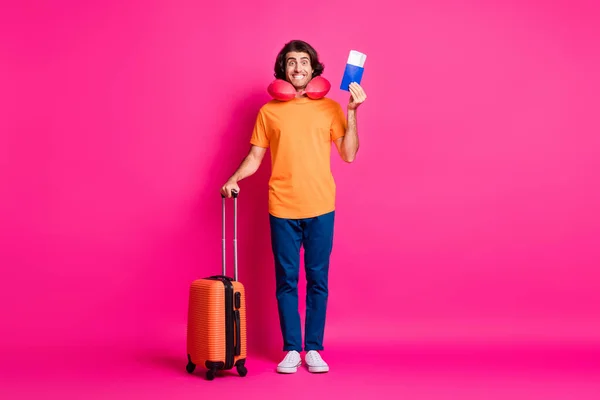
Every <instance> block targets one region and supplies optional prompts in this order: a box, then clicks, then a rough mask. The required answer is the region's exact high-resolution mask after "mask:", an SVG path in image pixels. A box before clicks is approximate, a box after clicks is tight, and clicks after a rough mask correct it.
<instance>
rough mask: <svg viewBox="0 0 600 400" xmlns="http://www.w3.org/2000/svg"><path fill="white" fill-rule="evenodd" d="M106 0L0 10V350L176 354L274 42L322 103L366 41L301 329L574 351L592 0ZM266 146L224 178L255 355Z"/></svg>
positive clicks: (267, 260)
mask: <svg viewBox="0 0 600 400" xmlns="http://www.w3.org/2000/svg"><path fill="white" fill-rule="evenodd" d="M127 3H128V4H127V5H122V4H121V2H103V3H102V5H100V3H99V4H98V5H92V4H83V3H82V2H60V3H58V2H57V3H56V4H54V5H51V4H50V2H35V5H33V4H29V5H19V6H14V5H13V6H3V8H4V9H3V10H2V12H0V27H1V28H0V32H1V33H2V37H3V38H4V39H3V40H2V41H0V59H1V62H0V83H1V85H2V92H3V96H2V99H3V100H2V113H1V114H0V118H1V120H0V122H1V125H0V127H1V132H2V137H1V141H0V162H1V165H0V167H1V168H0V171H1V173H0V187H1V190H2V196H0V220H1V221H2V222H1V224H0V246H1V247H0V255H1V260H0V262H1V265H2V271H3V273H2V279H0V303H1V304H3V306H2V307H0V320H1V321H2V332H1V336H2V340H1V342H2V344H1V345H2V346H3V350H2V351H3V354H4V355H5V356H7V355H8V356H9V357H10V355H11V354H12V355H13V356H14V358H15V359H19V358H21V359H27V356H23V354H24V353H23V352H24V351H25V350H29V351H33V352H34V353H32V354H38V355H39V354H40V353H39V349H46V350H47V351H49V352H50V353H47V354H54V355H51V356H49V357H50V358H52V359H55V358H60V357H61V355H62V354H63V352H64V351H66V350H64V349H75V350H74V351H75V352H78V351H80V350H77V349H81V348H92V347H93V348H97V349H98V348H99V349H104V348H105V347H104V346H112V345H113V344H115V345H118V346H123V348H127V349H130V350H134V349H143V348H153V347H157V346H158V347H160V346H165V347H169V346H170V347H169V348H170V349H173V354H175V355H176V356H180V357H181V363H182V367H183V366H184V363H185V359H184V357H185V355H184V353H185V341H184V338H185V324H186V312H187V295H188V287H189V284H190V282H191V281H192V280H193V279H196V278H199V277H203V276H206V275H212V274H215V273H219V272H220V265H221V264H220V262H221V258H220V257H221V254H220V246H221V241H220V239H221V232H220V229H221V225H220V222H221V220H220V210H221V199H220V196H219V193H218V191H219V187H220V185H221V184H222V183H223V182H224V181H225V180H226V179H227V177H228V176H229V175H230V174H231V173H232V172H233V170H234V169H235V168H236V167H237V166H238V164H239V162H240V161H241V159H242V157H243V156H244V155H245V154H246V151H247V149H248V139H249V135H250V132H251V129H252V124H253V122H254V118H255V115H256V113H257V111H258V109H259V107H260V106H261V105H262V104H263V103H264V102H266V101H268V94H267V92H266V87H267V85H268V83H269V82H270V81H271V80H272V79H273V75H272V66H273V62H274V58H275V55H276V53H277V51H278V50H279V49H280V48H281V46H283V44H284V43H285V42H286V41H288V40H290V39H293V38H300V39H304V40H307V41H308V42H310V43H312V44H313V45H314V46H315V47H316V48H317V50H318V51H319V53H320V55H321V57H322V61H323V62H324V63H325V64H326V69H325V75H324V76H326V77H327V78H329V79H330V80H331V82H332V91H331V92H330V97H332V98H334V99H336V100H338V101H340V102H341V103H342V105H343V106H344V108H345V105H346V103H347V100H348V94H347V92H342V91H340V90H339V89H338V87H339V83H340V80H341V76H342V72H343V69H344V64H345V61H346V58H347V55H348V52H349V50H351V49H355V50H359V51H362V52H365V53H366V54H367V55H368V58H367V63H366V71H365V77H364V80H363V87H364V88H365V90H366V92H367V94H368V99H367V101H366V103H365V104H364V105H363V106H361V109H360V111H359V134H360V137H361V145H362V147H361V149H360V152H359V154H358V157H357V160H356V161H355V163H353V164H351V165H347V164H344V163H343V162H342V161H341V160H340V159H339V157H338V156H337V154H334V156H333V163H332V168H333V170H334V174H335V177H336V181H337V184H338V208H337V225H336V237H335V248H334V253H333V257H332V263H333V264H332V269H331V290H330V293H331V294H330V303H329V304H330V307H329V313H328V325H327V332H326V343H325V344H326V346H329V348H343V346H345V345H348V346H353V347H348V348H357V347H360V346H373V345H375V344H376V343H379V342H380V341H383V342H382V343H385V344H386V346H388V345H389V344H390V343H392V344H394V343H398V345H399V343H403V342H407V341H408V342H415V341H422V342H424V343H433V342H440V341H441V342H468V343H474V342H476V341H481V342H483V343H489V342H490V341H491V342H496V341H515V340H517V341H525V342H535V343H542V342H552V343H554V342H558V343H564V342H575V343H582V342H584V341H591V342H594V341H595V342H596V343H597V341H598V336H599V335H600V319H599V318H598V314H599V311H600V291H599V290H598V287H599V285H600V272H599V266H600V245H599V242H600V206H599V204H600V186H599V185H598V181H599V176H598V172H599V170H600V157H598V155H599V150H600V135H599V132H600V118H599V117H598V110H599V101H598V93H599V89H600V85H599V83H600V80H599V78H598V71H599V70H600V56H599V55H598V54H599V53H598V48H597V46H598V40H599V39H600V34H599V29H598V6H597V4H594V2H592V1H576V2H570V3H571V5H567V4H569V2H567V1H559V2H552V4H550V2H548V4H546V3H545V2H525V3H527V4H521V3H522V2H516V1H513V2H501V1H486V2H467V1H465V2H458V1H452V2H443V1H431V0H428V1H420V2H412V1H410V2H392V1H387V2H377V5H375V3H373V4H371V3H370V2H361V1H355V0H346V1H335V2H334V1H331V2H302V3H299V4H296V3H294V4H291V3H285V2H275V1H263V2H259V4H260V5H256V6H251V5H250V3H249V2H238V1H223V2H221V3H218V4H217V2H212V3H211V7H212V11H209V10H208V8H206V7H204V6H201V5H200V3H199V2H191V1H190V2H178V3H170V2H166V1H164V2H149V3H147V2H127ZM259 18H265V22H258V20H259ZM269 163H270V159H269V158H267V159H266V160H265V162H264V163H263V165H262V167H261V169H260V170H259V172H258V173H257V174H256V175H254V176H252V177H251V178H249V179H247V180H245V181H243V182H242V183H241V189H242V192H241V195H240V198H239V212H240V217H239V256H240V264H239V265H240V280H241V281H243V283H244V284H245V285H246V288H247V292H248V321H249V322H248V323H249V325H248V335H249V346H250V347H249V351H250V353H251V354H253V355H254V356H255V357H259V355H265V354H266V355H268V356H269V357H270V359H271V360H276V359H278V358H279V357H280V356H281V355H282V353H281V352H280V348H281V338H280V334H279V327H278V321H277V315H276V304H275V297H274V276H273V264H272V258H271V253H270V247H269V232H268V216H267V186H266V185H267V179H268V173H269ZM231 204H232V203H228V211H229V214H228V215H229V216H231V215H232V214H231V210H232V209H231ZM231 221H232V220H231V217H229V220H228V222H229V224H228V229H229V231H228V237H229V238H230V235H231V227H232V225H231V224H230V223H231ZM228 246H229V247H228V249H229V250H231V246H230V242H228ZM231 259H232V257H231V252H229V254H228V260H229V261H231ZM229 266H230V267H231V264H229ZM229 272H231V269H230V270H229ZM302 285H304V280H302ZM301 294H302V297H303V295H304V291H302V292H301ZM262 329H266V331H265V332H266V333H262V332H261V330H262ZM157 343H158V344H160V345H157ZM94 346H95V347H94ZM336 346H337V347H336ZM340 346H342V347H340ZM53 348H56V349H59V350H52V349H53ZM48 349H50V350H48ZM52 351H54V353H52ZM100 352H104V350H100ZM177 352H179V353H180V355H179V353H177ZM105 354H106V353H105ZM173 363H174V364H176V363H177V361H173Z"/></svg>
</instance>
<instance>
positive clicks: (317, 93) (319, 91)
mask: <svg viewBox="0 0 600 400" xmlns="http://www.w3.org/2000/svg"><path fill="white" fill-rule="evenodd" d="M330 89H331V84H330V83H329V81H328V80H327V79H325V78H323V77H322V76H316V77H314V78H312V79H311V80H310V82H308V85H306V89H304V92H303V93H306V95H307V96H308V97H309V98H310V99H313V100H317V99H322V98H323V97H325V95H326V94H327V93H328V92H329V90H330ZM267 91H268V92H269V94H270V95H271V97H273V98H274V99H276V100H280V101H289V100H292V99H293V98H295V97H296V88H295V87H294V86H293V85H292V84H291V83H289V82H287V81H284V80H283V79H275V80H274V81H273V82H271V84H270V85H269V87H268V88H267Z"/></svg>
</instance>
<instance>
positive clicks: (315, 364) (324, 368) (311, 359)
mask: <svg viewBox="0 0 600 400" xmlns="http://www.w3.org/2000/svg"><path fill="white" fill-rule="evenodd" d="M305 360H306V365H308V370H309V371H310V372H328V371H329V365H327V363H326V362H325V361H323V359H322V358H321V355H320V354H319V352H318V351H316V350H310V351H309V352H308V353H306V358H305Z"/></svg>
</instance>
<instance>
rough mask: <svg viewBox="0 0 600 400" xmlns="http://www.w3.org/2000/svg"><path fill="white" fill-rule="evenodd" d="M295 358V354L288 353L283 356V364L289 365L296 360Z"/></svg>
mask: <svg viewBox="0 0 600 400" xmlns="http://www.w3.org/2000/svg"><path fill="white" fill-rule="evenodd" d="M297 358H298V357H297V355H296V353H292V352H289V353H287V355H286V356H285V361H284V362H286V363H291V362H292V361H294V360H295V359H297Z"/></svg>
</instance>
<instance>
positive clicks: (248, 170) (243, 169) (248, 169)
mask: <svg viewBox="0 0 600 400" xmlns="http://www.w3.org/2000/svg"><path fill="white" fill-rule="evenodd" d="M260 163H261V160H260V159H259V158H258V157H256V156H255V155H253V154H248V155H247V156H246V157H245V158H244V159H243V160H242V163H241V164H240V166H239V167H238V169H237V170H236V171H235V172H234V174H233V175H232V176H231V178H230V179H231V180H233V181H235V182H239V181H241V180H242V179H245V178H247V177H249V176H251V175H253V174H254V173H255V172H256V171H257V170H258V167H259V166H260Z"/></svg>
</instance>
